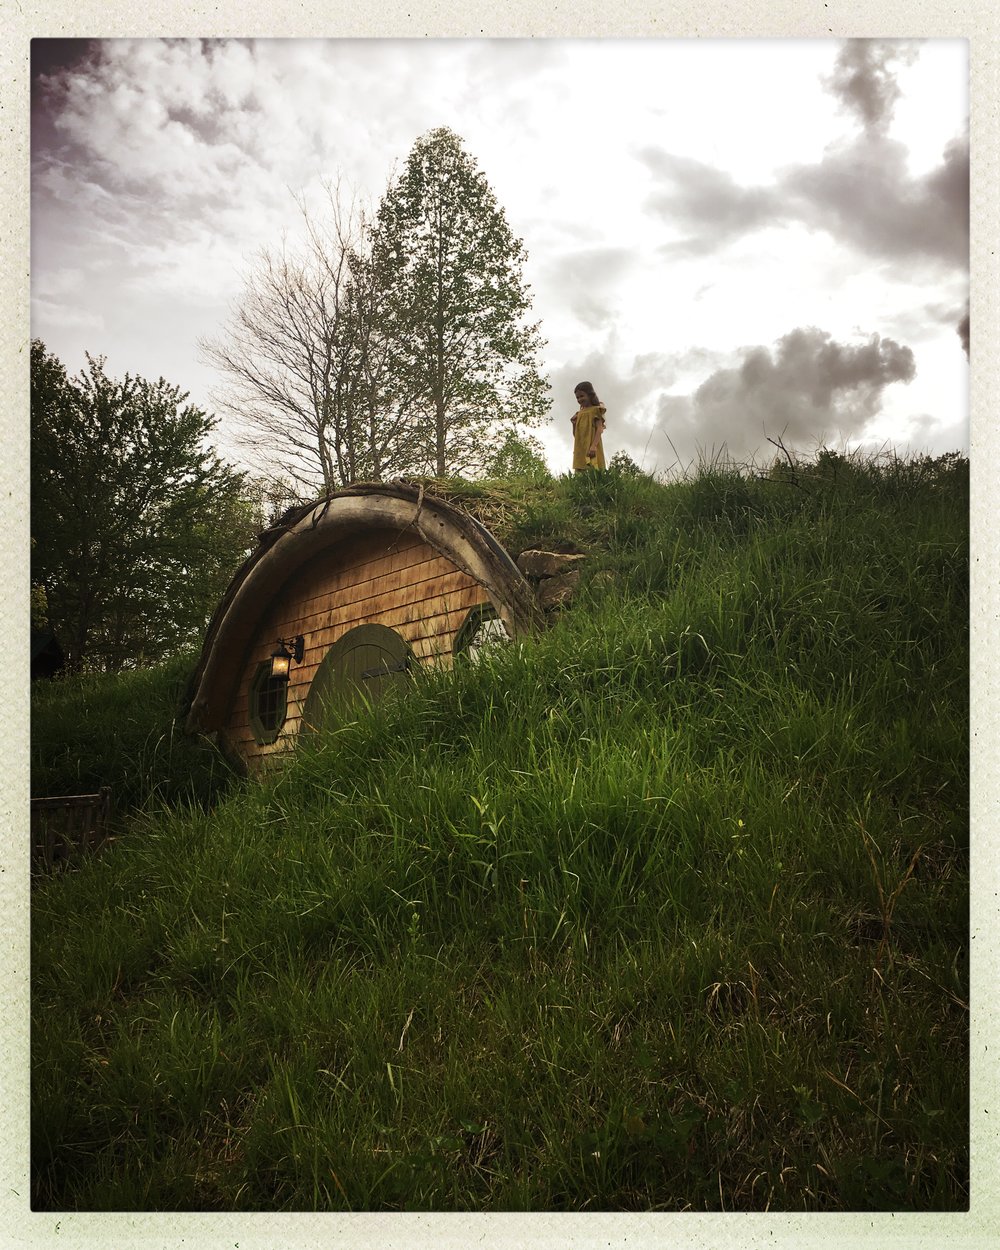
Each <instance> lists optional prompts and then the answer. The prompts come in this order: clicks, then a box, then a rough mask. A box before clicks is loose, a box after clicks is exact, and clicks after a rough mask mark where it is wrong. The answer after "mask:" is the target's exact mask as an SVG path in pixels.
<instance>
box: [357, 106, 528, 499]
mask: <svg viewBox="0 0 1000 1250" xmlns="http://www.w3.org/2000/svg"><path fill="white" fill-rule="evenodd" d="M525 260H526V253H525V250H524V246H523V244H522V242H521V241H520V240H519V239H517V238H515V237H514V235H513V234H512V232H511V230H510V227H509V226H508V224H507V220H506V217H505V216H504V212H503V210H502V209H501V208H500V206H499V205H498V203H497V200H496V196H495V195H494V194H493V192H492V190H491V189H490V187H489V184H488V183H487V181H486V178H485V176H484V175H483V174H482V173H481V172H480V171H479V170H478V169H477V167H476V164H475V162H474V160H473V159H472V158H471V157H470V156H469V155H468V154H467V153H466V152H465V151H464V149H463V147H462V144H461V141H460V139H459V138H458V136H457V135H455V134H454V133H453V132H452V131H450V130H448V129H447V128H443V127H442V128H439V129H437V130H432V131H430V132H429V133H428V134H426V135H424V136H423V137H422V138H420V139H418V140H417V142H416V144H415V145H414V147H413V150H412V151H411V152H410V155H409V158H408V160H407V163H406V168H405V169H404V171H403V172H402V174H401V175H400V176H399V178H398V179H397V180H396V181H395V183H393V184H392V185H391V186H390V187H389V189H388V190H387V191H386V194H385V195H384V197H383V199H382V201H381V204H380V206H379V209H378V214H377V218H376V222H375V227H374V234H373V242H372V261H371V263H372V265H373V269H374V273H375V275H376V280H377V284H378V285H379V286H380V287H381V289H382V292H383V294H382V299H381V302H380V313H381V317H382V325H383V327H384V328H385V332H386V336H387V340H388V342H389V343H390V344H391V346H392V363H391V370H390V374H391V376H392V379H393V382H394V383H395V384H396V385H397V386H398V387H399V388H400V391H399V393H400V394H401V396H402V397H403V398H404V399H405V401H406V402H407V403H408V405H409V411H410V417H411V422H412V423H413V427H412V428H413V429H414V433H415V434H416V435H417V436H418V438H419V439H420V445H421V450H422V453H423V459H424V461H425V470H424V471H425V472H431V473H435V474H436V475H437V476H439V477H443V476H445V475H446V474H464V473H474V472H476V471H479V470H481V468H482V467H483V464H484V460H485V459H486V458H487V457H488V456H489V454H490V451H491V446H493V445H495V444H496V442H497V441H498V431H500V430H503V429H504V427H506V428H508V429H511V428H514V427H515V426H516V425H519V424H520V425H528V426H531V425H536V424H538V423H539V422H540V421H541V419H542V416H543V414H544V412H545V409H546V407H547V403H546V393H547V391H548V383H547V382H546V381H544V380H543V379H542V377H541V376H540V375H539V372H538V368H537V365H536V362H535V357H536V353H537V352H538V351H539V350H540V348H541V347H542V346H543V343H542V340H541V339H540V338H539V334H538V326H537V324H535V325H532V324H527V323H526V321H525V317H526V314H527V313H528V310H529V308H530V298H529V288H528V287H527V286H526V284H525V282H524V280H523V267H524V262H525Z"/></svg>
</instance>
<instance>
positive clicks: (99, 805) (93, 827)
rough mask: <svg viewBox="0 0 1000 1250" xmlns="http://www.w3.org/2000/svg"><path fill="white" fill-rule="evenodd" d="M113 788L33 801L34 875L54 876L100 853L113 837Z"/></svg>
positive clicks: (32, 855) (32, 867)
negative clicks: (72, 864)
mask: <svg viewBox="0 0 1000 1250" xmlns="http://www.w3.org/2000/svg"><path fill="white" fill-rule="evenodd" d="M110 821H111V787H110V786H102V787H101V789H100V790H99V791H98V792H97V793H96V794H68V795H61V796H59V797H58V798H45V799H32V800H31V871H32V872H33V873H37V872H51V871H52V870H53V869H55V868H58V867H61V866H63V865H64V864H66V863H69V862H70V861H72V860H75V859H77V858H79V857H80V856H81V855H86V854H89V853H91V852H93V851H96V850H98V849H99V848H100V847H102V846H103V845H104V844H105V842H107V840H108V837H109V836H110Z"/></svg>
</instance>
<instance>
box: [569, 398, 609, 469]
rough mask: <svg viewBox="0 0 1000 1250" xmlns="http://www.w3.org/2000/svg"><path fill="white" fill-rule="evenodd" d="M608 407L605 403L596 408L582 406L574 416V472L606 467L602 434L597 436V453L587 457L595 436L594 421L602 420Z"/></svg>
mask: <svg viewBox="0 0 1000 1250" xmlns="http://www.w3.org/2000/svg"><path fill="white" fill-rule="evenodd" d="M606 412H607V409H606V408H605V407H604V405H603V404H598V405H597V407H596V408H581V409H580V411H579V412H577V413H576V414H575V415H574V417H573V472H574V473H580V472H581V471H583V470H585V469H603V468H606V465H605V463H604V446H603V444H602V442H601V436H600V434H599V435H598V436H597V455H596V456H593V457H591V458H590V459H588V458H587V452H588V451H590V445H591V443H592V441H593V438H594V422H595V421H596V420H597V419H598V417H600V418H601V419H602V420H603V418H604V414H605V413H606Z"/></svg>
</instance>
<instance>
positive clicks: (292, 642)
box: [271, 634, 305, 681]
mask: <svg viewBox="0 0 1000 1250" xmlns="http://www.w3.org/2000/svg"><path fill="white" fill-rule="evenodd" d="M289 648H291V650H289ZM304 650H305V639H304V638H303V637H302V635H301V634H296V635H295V637H294V638H279V639H278V643H277V646H276V647H275V649H274V650H273V651H272V652H271V676H272V677H273V678H275V679H276V680H278V681H287V680H288V676H289V674H290V673H291V670H292V660H294V661H295V663H296V664H301V663H302V655H303V652H304Z"/></svg>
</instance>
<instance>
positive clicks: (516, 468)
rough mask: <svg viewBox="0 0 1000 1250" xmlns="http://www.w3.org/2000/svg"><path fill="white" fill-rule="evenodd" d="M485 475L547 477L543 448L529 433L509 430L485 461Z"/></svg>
mask: <svg viewBox="0 0 1000 1250" xmlns="http://www.w3.org/2000/svg"><path fill="white" fill-rule="evenodd" d="M484 468H485V472H486V476H487V477H496V478H515V477H527V478H534V479H539V478H548V477H551V474H550V473H549V466H548V464H547V463H546V461H545V449H544V447H543V446H542V444H541V443H540V442H539V441H538V439H537V438H533V437H532V436H531V435H530V434H516V433H514V431H513V430H511V431H509V432H508V433H507V435H506V436H505V438H504V440H503V442H501V443H500V445H499V447H497V448H496V449H495V450H494V451H493V453H492V454H491V455H490V457H489V459H488V460H487V461H486V463H485V466H484Z"/></svg>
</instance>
